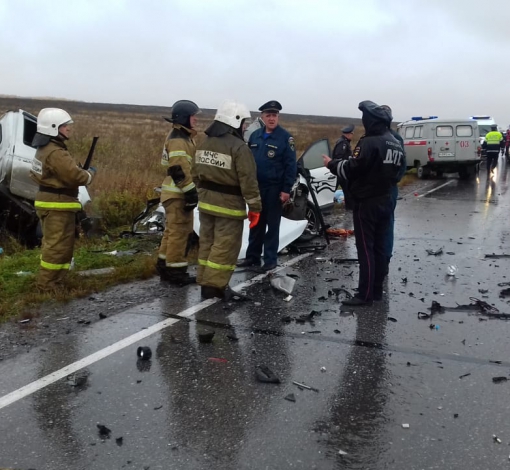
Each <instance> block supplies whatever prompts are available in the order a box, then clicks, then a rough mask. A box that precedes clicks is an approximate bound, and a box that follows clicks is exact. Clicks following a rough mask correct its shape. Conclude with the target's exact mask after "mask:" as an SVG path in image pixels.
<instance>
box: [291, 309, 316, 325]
mask: <svg viewBox="0 0 510 470" xmlns="http://www.w3.org/2000/svg"><path fill="white" fill-rule="evenodd" d="M320 314H321V312H319V311H317V310H312V311H311V312H310V313H307V314H305V315H300V316H299V317H298V318H296V323H306V322H310V323H313V321H314V320H313V318H314V317H315V316H317V315H320Z"/></svg>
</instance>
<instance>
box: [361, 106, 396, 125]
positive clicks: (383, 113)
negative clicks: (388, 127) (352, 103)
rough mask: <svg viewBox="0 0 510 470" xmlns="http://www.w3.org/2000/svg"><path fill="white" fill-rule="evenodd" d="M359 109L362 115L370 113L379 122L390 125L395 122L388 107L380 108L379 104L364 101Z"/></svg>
mask: <svg viewBox="0 0 510 470" xmlns="http://www.w3.org/2000/svg"><path fill="white" fill-rule="evenodd" d="M358 109H359V110H360V111H361V112H362V113H368V114H370V115H371V116H372V117H374V118H376V119H377V120H381V121H384V122H386V123H388V124H390V123H391V121H393V116H392V115H391V111H390V110H389V107H388V106H379V105H378V104H377V103H374V102H373V101H369V100H367V101H362V102H361V103H360V104H359V106H358Z"/></svg>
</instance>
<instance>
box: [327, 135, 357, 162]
mask: <svg viewBox="0 0 510 470" xmlns="http://www.w3.org/2000/svg"><path fill="white" fill-rule="evenodd" d="M351 155H352V149H351V141H350V140H349V139H347V137H345V135H343V136H342V137H340V138H339V139H338V140H337V142H336V144H335V147H334V149H333V155H332V157H331V158H333V160H346V159H347V158H349V157H350V156H351Z"/></svg>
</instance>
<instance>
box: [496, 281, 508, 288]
mask: <svg viewBox="0 0 510 470" xmlns="http://www.w3.org/2000/svg"><path fill="white" fill-rule="evenodd" d="M498 286H499V287H505V286H510V282H500V283H499V284H498Z"/></svg>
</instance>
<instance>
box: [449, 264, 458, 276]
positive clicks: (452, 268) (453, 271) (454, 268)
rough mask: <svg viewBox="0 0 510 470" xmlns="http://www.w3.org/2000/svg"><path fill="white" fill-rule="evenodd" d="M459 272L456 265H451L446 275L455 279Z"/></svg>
mask: <svg viewBox="0 0 510 470" xmlns="http://www.w3.org/2000/svg"><path fill="white" fill-rule="evenodd" d="M457 272H458V268H457V266H455V265H454V264H451V265H450V266H448V267H447V268H446V274H447V275H448V276H450V277H455V275H456V274H457Z"/></svg>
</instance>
